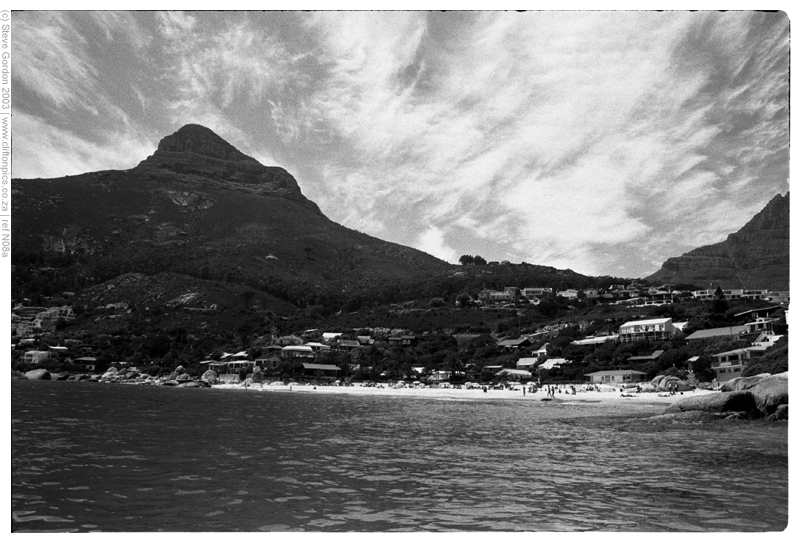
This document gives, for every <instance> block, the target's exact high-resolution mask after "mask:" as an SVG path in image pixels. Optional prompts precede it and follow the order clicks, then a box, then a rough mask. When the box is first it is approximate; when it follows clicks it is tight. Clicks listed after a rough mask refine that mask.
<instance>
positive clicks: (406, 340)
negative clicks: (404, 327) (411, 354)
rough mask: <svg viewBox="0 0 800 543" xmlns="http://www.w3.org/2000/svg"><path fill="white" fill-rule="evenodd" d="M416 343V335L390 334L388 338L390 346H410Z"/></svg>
mask: <svg viewBox="0 0 800 543" xmlns="http://www.w3.org/2000/svg"><path fill="white" fill-rule="evenodd" d="M416 343H417V336H410V335H406V336H392V337H390V338H389V346H390V347H412V346H413V345H415V344H416Z"/></svg>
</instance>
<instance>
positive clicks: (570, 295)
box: [556, 288, 578, 301]
mask: <svg viewBox="0 0 800 543" xmlns="http://www.w3.org/2000/svg"><path fill="white" fill-rule="evenodd" d="M556 296H561V297H562V298H566V299H567V300H571V301H574V300H577V299H578V291H577V290H575V289H573V288H570V289H567V290H561V291H559V292H556Z"/></svg>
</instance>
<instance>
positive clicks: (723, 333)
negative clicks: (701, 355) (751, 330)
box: [686, 326, 747, 341]
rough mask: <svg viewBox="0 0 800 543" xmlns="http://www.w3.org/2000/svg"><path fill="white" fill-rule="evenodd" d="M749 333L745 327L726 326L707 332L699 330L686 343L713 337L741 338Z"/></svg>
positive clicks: (687, 338) (688, 337) (709, 329)
mask: <svg viewBox="0 0 800 543" xmlns="http://www.w3.org/2000/svg"><path fill="white" fill-rule="evenodd" d="M746 332H747V327H745V326H725V327H723V328H706V329H705V330H697V331H696V332H694V333H692V334H689V335H688V336H686V341H695V340H698V339H708V338H712V337H733V338H735V337H739V336H740V335H742V334H744V333H746Z"/></svg>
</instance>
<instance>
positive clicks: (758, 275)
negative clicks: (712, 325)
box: [645, 192, 789, 290]
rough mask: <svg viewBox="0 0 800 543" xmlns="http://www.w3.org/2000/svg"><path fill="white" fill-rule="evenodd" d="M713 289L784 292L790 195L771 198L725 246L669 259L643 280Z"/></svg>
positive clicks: (787, 256) (715, 245)
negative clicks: (703, 286) (712, 287)
mask: <svg viewBox="0 0 800 543" xmlns="http://www.w3.org/2000/svg"><path fill="white" fill-rule="evenodd" d="M645 279H646V280H648V281H651V282H656V283H659V282H661V283H687V284H694V285H710V284H713V286H714V287H715V288H716V286H717V285H719V286H722V288H750V289H772V290H789V193H788V192H787V193H786V195H785V196H781V195H780V194H778V195H777V196H775V197H774V198H773V199H772V200H771V201H770V202H769V203H768V204H767V205H766V207H764V209H762V210H761V211H760V212H758V214H756V215H755V216H754V217H753V218H752V219H751V220H750V221H749V222H748V223H747V224H745V225H744V226H743V227H742V228H741V229H740V230H739V231H738V232H736V233H735V234H730V235H728V238H727V239H726V240H725V241H722V242H720V243H715V244H713V245H706V246H704V247H700V248H697V249H694V250H692V251H689V252H688V253H686V254H683V255H681V256H679V257H673V258H669V259H668V260H667V261H666V262H664V264H663V265H662V267H661V269H660V270H659V271H657V272H656V273H654V274H653V275H651V276H649V277H646V278H645Z"/></svg>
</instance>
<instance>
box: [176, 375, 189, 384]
mask: <svg viewBox="0 0 800 543" xmlns="http://www.w3.org/2000/svg"><path fill="white" fill-rule="evenodd" d="M175 380H176V381H178V382H179V383H186V382H188V381H192V376H191V375H189V374H188V373H182V374H180V375H178V378H177V379H175Z"/></svg>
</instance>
